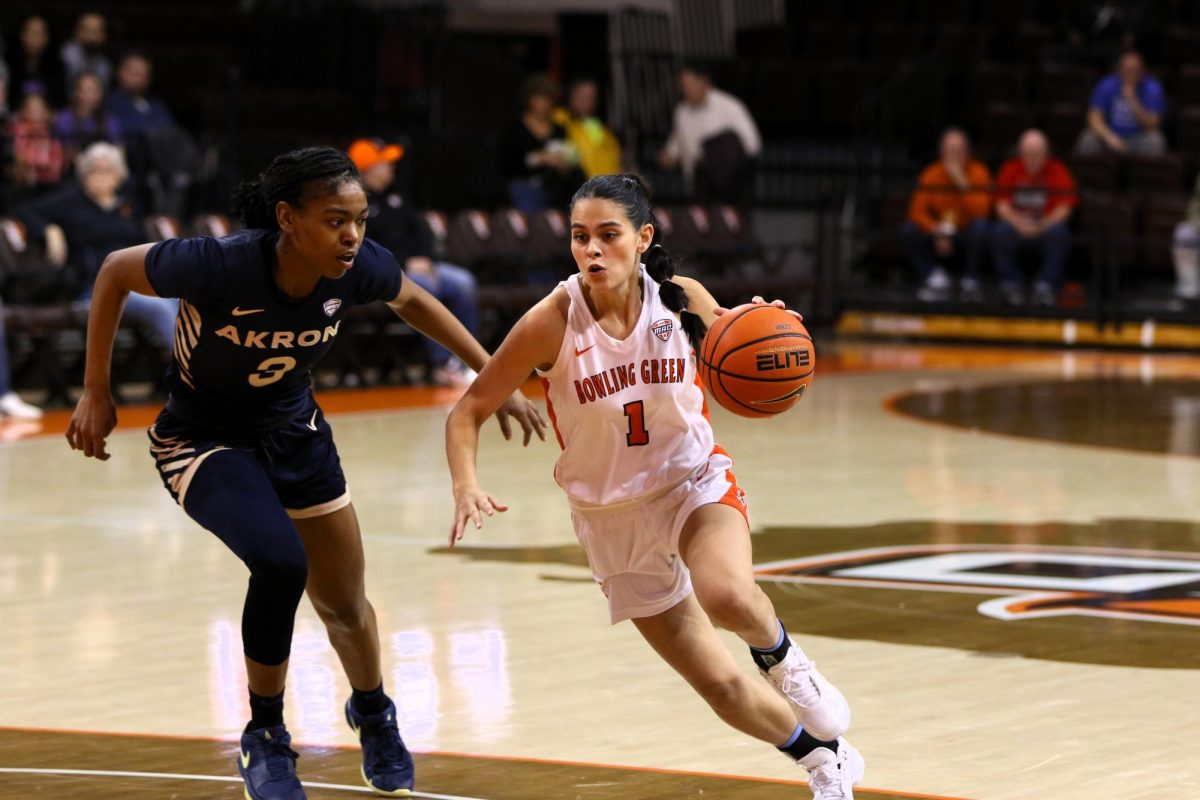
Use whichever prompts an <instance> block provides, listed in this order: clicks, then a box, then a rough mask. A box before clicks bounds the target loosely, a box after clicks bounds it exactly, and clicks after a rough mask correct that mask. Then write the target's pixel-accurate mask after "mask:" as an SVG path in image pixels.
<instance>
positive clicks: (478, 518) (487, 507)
mask: <svg viewBox="0 0 1200 800" xmlns="http://www.w3.org/2000/svg"><path fill="white" fill-rule="evenodd" d="M497 511H508V506H506V505H504V504H503V503H501V502H500V501H499V500H497V499H496V498H495V497H493V496H492V495H490V494H488V493H487V492H485V491H483V490H482V489H480V488H479V487H478V486H470V487H467V488H465V489H456V490H455V491H454V524H453V525H451V526H450V546H451V547H454V544H455V543H456V542H457V541H458V540H459V539H461V538H462V537H463V534H464V533H466V530H467V523H468V522H471V523H474V525H475V530H479V529H480V528H482V527H483V518H484V516H485V515H486V516H489V517H490V516H492V515H493V514H495V513H496V512H497Z"/></svg>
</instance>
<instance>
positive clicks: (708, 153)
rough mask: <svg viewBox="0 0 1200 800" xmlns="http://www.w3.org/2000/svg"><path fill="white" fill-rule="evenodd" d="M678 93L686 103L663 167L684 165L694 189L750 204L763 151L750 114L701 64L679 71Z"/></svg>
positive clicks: (677, 116)
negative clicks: (750, 196)
mask: <svg viewBox="0 0 1200 800" xmlns="http://www.w3.org/2000/svg"><path fill="white" fill-rule="evenodd" d="M679 91H680V94H681V95H682V101H681V102H680V103H679V104H678V105H676V106H675V117H674V121H673V123H672V126H671V134H670V136H669V137H668V138H667V143H666V146H665V147H663V149H662V151H661V152H660V153H659V164H660V166H662V167H663V168H664V169H675V168H676V167H678V168H680V169H681V170H682V172H683V179H684V186H685V187H686V189H687V190H688V191H689V192H696V193H697V194H699V195H701V196H702V197H707V198H711V199H714V200H720V201H722V202H729V203H735V204H745V201H746V200H748V198H749V192H750V190H751V189H752V188H753V187H752V182H753V168H754V159H756V158H757V157H758V154H759V153H760V152H761V151H762V137H761V136H759V133H758V126H757V125H755V124H754V119H753V118H752V117H751V116H750V112H749V111H747V110H746V106H745V105H743V104H742V101H741V100H738V99H737V98H736V97H734V96H733V95H731V94H727V93H726V92H723V91H721V90H720V89H718V88H716V87H715V86H713V85H712V80H711V78H710V77H709V73H708V70H707V69H706V68H705V67H703V66H701V65H699V64H689V65H686V66H684V67H683V69H681V70H680V72H679Z"/></svg>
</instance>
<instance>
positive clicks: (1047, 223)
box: [992, 128, 1078, 306]
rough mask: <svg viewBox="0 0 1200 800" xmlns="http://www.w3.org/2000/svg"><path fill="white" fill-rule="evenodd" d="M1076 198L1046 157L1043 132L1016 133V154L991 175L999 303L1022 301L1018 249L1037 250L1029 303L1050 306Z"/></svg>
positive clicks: (1061, 170)
mask: <svg viewBox="0 0 1200 800" xmlns="http://www.w3.org/2000/svg"><path fill="white" fill-rule="evenodd" d="M1077 201H1078V198H1077V197H1076V194H1075V180H1074V179H1073V178H1072V177H1071V173H1070V172H1069V171H1068V170H1067V168H1066V166H1065V165H1064V164H1063V163H1062V162H1061V161H1059V160H1058V159H1057V158H1052V157H1051V156H1050V145H1049V143H1048V142H1047V140H1046V136H1045V134H1043V133H1042V132H1041V131H1040V130H1037V129H1035V128H1031V129H1029V130H1027V131H1025V132H1024V133H1022V134H1021V139H1020V141H1019V143H1018V145H1017V156H1016V157H1015V158H1010V159H1009V160H1008V161H1006V162H1004V165H1003V166H1001V167H1000V172H999V174H998V175H997V176H996V218H997V219H996V222H995V224H994V226H993V229H992V261H993V263H994V264H995V267H996V272H997V274H998V275H999V277H1000V291H1001V294H1002V296H1003V297H1004V300H1005V302H1007V303H1009V304H1011V305H1023V304H1024V302H1025V293H1024V291H1023V290H1022V281H1021V273H1020V270H1019V269H1018V267H1017V254H1018V251H1019V250H1022V249H1029V250H1038V251H1040V252H1041V256H1042V263H1041V268H1040V270H1039V271H1038V274H1037V277H1036V279H1035V281H1034V285H1033V302H1034V304H1035V305H1041V306H1052V305H1054V302H1055V296H1056V293H1057V291H1058V288H1059V286H1060V284H1061V283H1062V279H1063V273H1064V271H1065V269H1066V264H1067V256H1068V255H1069V254H1070V252H1071V231H1070V230H1069V229H1068V228H1067V221H1068V220H1069V219H1070V217H1071V212H1072V210H1073V209H1074V208H1075V204H1076V202H1077Z"/></svg>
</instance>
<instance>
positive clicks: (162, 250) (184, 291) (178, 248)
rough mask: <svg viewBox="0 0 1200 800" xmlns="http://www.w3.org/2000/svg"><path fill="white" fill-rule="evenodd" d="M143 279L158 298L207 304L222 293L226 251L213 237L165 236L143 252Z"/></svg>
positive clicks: (224, 281)
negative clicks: (179, 299)
mask: <svg viewBox="0 0 1200 800" xmlns="http://www.w3.org/2000/svg"><path fill="white" fill-rule="evenodd" d="M146 278H147V279H148V280H149V281H150V285H151V286H153V287H154V293H155V294H157V295H158V296H159V297H179V298H182V299H184V300H187V301H188V302H190V303H194V304H196V305H210V304H212V303H215V302H218V301H219V300H220V299H221V298H222V297H224V296H225V285H226V281H227V278H226V274H225V254H224V251H223V250H222V249H221V245H220V244H218V243H217V240H216V239H210V238H208V237H197V238H194V239H168V240H167V241H165V242H159V243H158V244H156V245H154V247H152V248H150V252H148V253H146Z"/></svg>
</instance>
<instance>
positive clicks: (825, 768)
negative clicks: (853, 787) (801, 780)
mask: <svg viewBox="0 0 1200 800" xmlns="http://www.w3.org/2000/svg"><path fill="white" fill-rule="evenodd" d="M840 764H841V759H840V758H839V759H838V760H836V761H831V762H829V763H828V764H823V765H821V767H819V768H818V769H816V770H813V771H811V772H809V773H808V785H809V787H810V788H811V789H813V791H814V793H815V791H816V790H817V789H821V790H825V789H836V790H837V793H836V794H827V795H823V798H828V800H833V798H835V797H845V796H846V795H845V793H844V792H842V776H841V772H842V770H841V766H840Z"/></svg>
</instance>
